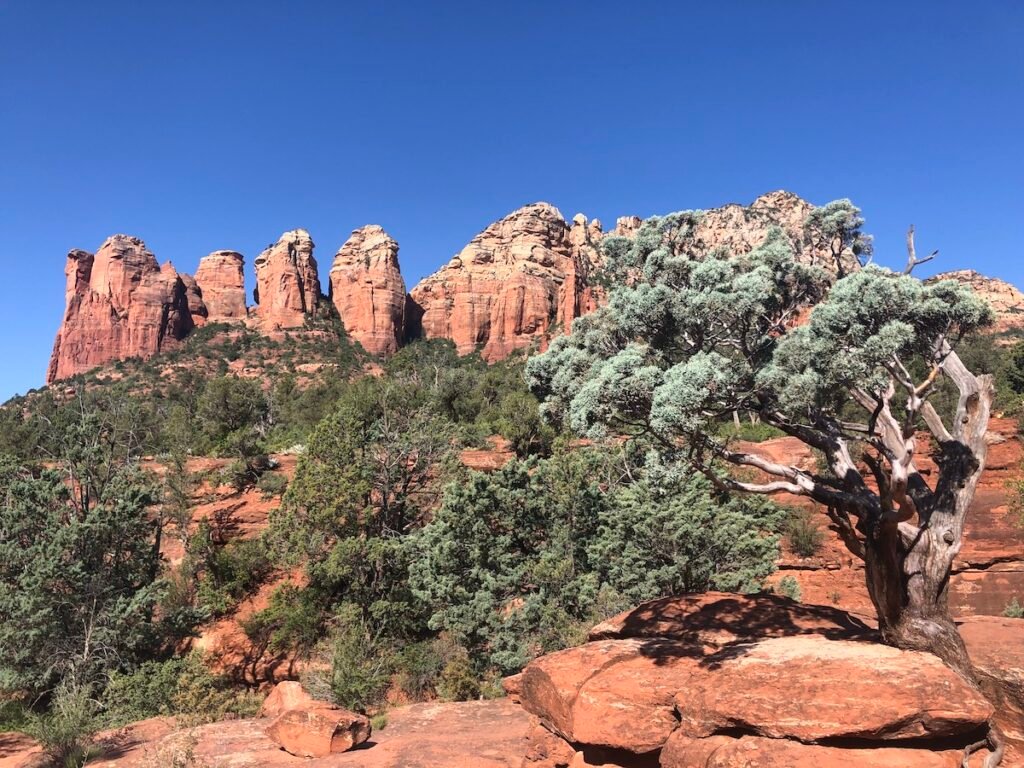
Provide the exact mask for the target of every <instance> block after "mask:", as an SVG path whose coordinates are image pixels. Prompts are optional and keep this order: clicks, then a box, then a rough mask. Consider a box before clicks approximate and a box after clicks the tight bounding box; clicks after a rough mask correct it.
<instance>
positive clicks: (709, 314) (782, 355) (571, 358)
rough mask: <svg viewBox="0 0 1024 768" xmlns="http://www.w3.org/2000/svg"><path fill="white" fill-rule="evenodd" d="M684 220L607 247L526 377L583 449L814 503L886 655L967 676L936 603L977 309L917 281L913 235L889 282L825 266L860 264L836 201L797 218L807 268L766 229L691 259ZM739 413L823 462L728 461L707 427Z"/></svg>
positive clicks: (974, 426) (969, 424) (959, 291)
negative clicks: (586, 292) (563, 330)
mask: <svg viewBox="0 0 1024 768" xmlns="http://www.w3.org/2000/svg"><path fill="white" fill-rule="evenodd" d="M699 215H700V214H699V213H692V212H685V213H676V214H671V215H668V216H664V217H655V218H652V219H649V220H647V221H646V222H645V223H644V224H643V226H642V227H641V228H640V230H639V231H638V232H637V233H636V236H635V238H634V239H626V238H621V237H613V238H609V239H608V240H607V241H606V244H605V249H606V253H607V256H608V261H609V270H610V273H611V276H612V278H613V280H614V281H615V282H614V283H613V284H614V285H615V287H614V288H613V289H612V290H611V292H610V295H609V300H608V304H607V306H605V307H603V308H602V309H600V310H598V311H596V312H594V313H592V314H590V315H587V316H585V317H582V318H580V319H578V320H576V321H575V323H574V324H573V332H572V334H571V335H569V336H565V337H561V338H558V339H556V340H555V341H554V342H553V343H552V345H551V348H550V349H549V350H548V351H547V352H546V353H544V354H542V355H539V356H537V357H534V358H533V359H531V360H530V361H529V364H528V366H527V377H528V381H529V384H530V386H531V388H532V390H533V391H534V393H536V394H537V395H538V396H539V397H540V398H541V399H542V400H543V401H544V406H543V407H544V410H545V413H546V415H547V416H548V417H550V418H552V419H553V420H555V421H558V422H561V423H564V424H565V425H567V426H569V427H570V428H571V429H572V430H573V431H575V432H577V433H579V434H582V435H586V436H591V437H596V436H602V435H607V434H609V433H614V434H620V435H623V434H624V435H644V436H646V437H647V438H649V439H652V440H653V441H655V442H656V444H657V445H659V446H660V449H661V452H662V453H663V454H664V455H665V457H666V458H667V459H668V460H671V461H676V462H680V463H683V464H685V465H688V466H690V467H692V468H693V469H694V470H695V471H699V472H701V473H704V474H705V475H707V476H708V477H709V478H711V479H712V480H713V481H714V482H715V483H716V484H717V485H718V486H719V487H721V488H723V489H728V490H732V491H741V492H750V493H760V494H776V493H790V494H797V495H800V496H804V497H808V498H809V499H812V500H814V501H815V502H817V503H818V504H820V505H821V507H822V508H823V509H824V510H825V512H826V513H827V515H828V517H829V518H830V520H831V521H832V523H833V524H834V525H835V527H836V528H837V529H838V531H839V533H840V535H841V537H842V540H843V542H844V543H845V544H846V546H847V547H848V548H849V549H850V551H851V552H853V553H854V554H855V555H856V556H857V557H859V558H862V559H863V560H864V562H865V569H866V573H867V586H868V591H869V592H870V595H871V599H872V601H873V602H874V604H875V607H876V609H877V612H878V619H879V623H880V627H881V632H882V636H883V638H884V639H885V641H886V642H888V643H890V644H892V645H895V646H897V647H900V648H906V649H917V650H924V651H930V652H932V653H934V654H936V655H938V656H939V657H941V658H942V659H943V660H944V661H946V662H947V663H948V664H949V665H951V666H952V667H954V668H955V669H957V670H960V671H962V672H963V673H965V674H967V675H970V674H971V670H970V662H969V660H968V657H967V654H966V651H965V649H964V645H963V642H962V641H961V639H960V636H959V634H958V633H957V630H956V627H955V625H954V623H953V621H952V620H951V618H950V616H949V612H948V606H947V588H948V583H949V575H950V569H951V566H952V563H953V558H954V557H955V556H956V554H957V552H958V551H959V550H960V545H961V540H962V537H963V532H964V520H965V518H966V516H967V511H968V507H969V505H970V503H971V499H972V497H973V496H974V491H975V487H976V485H977V482H978V478H979V475H980V474H981V471H982V468H983V466H984V463H985V454H986V443H985V432H986V426H987V424H988V420H989V410H990V405H991V401H992V394H993V386H992V381H991V377H989V376H987V375H980V376H978V375H974V374H973V373H972V372H971V371H969V370H968V369H967V368H966V367H965V366H964V364H963V363H962V362H961V360H960V358H959V357H958V356H957V353H956V351H955V347H956V344H957V342H958V341H959V340H960V338H961V337H962V336H963V334H964V333H966V332H968V331H971V330H972V329H975V328H978V327H980V326H983V325H985V324H987V323H988V322H990V321H991V310H990V309H989V308H988V307H987V305H986V304H984V303H983V302H982V301H980V300H979V299H977V298H975V297H974V296H973V295H972V294H971V292H970V291H969V290H968V289H967V288H965V287H963V286H961V285H959V284H957V283H954V282H946V281H943V282H934V283H927V284H926V283H922V282H921V281H920V280H918V279H916V278H914V277H912V276H911V274H910V271H911V269H912V268H913V266H914V265H915V264H916V263H920V262H921V261H924V260H925V259H922V260H918V259H917V258H916V257H915V256H914V251H913V236H912V232H911V234H910V235H909V236H908V246H909V250H910V261H909V263H908V265H907V269H906V270H905V271H904V272H902V273H896V272H892V271H889V270H886V269H882V268H879V267H877V266H872V265H870V264H869V265H867V266H865V267H864V268H862V269H854V270H850V271H849V273H848V274H845V275H844V271H845V270H843V269H842V268H841V266H839V265H838V264H837V265H834V266H832V267H831V269H827V268H826V267H828V266H829V265H828V264H827V262H828V261H829V260H830V259H831V258H832V257H833V256H834V257H835V258H836V259H837V261H838V260H839V259H840V258H845V259H849V257H850V256H851V254H853V255H858V256H863V255H866V254H867V253H868V252H869V251H870V242H869V241H867V240H866V238H864V237H863V236H862V235H861V234H860V226H861V224H862V219H861V218H860V212H859V211H858V210H857V209H856V208H855V207H853V206H852V205H851V204H850V203H849V202H848V201H837V202H835V203H830V204H829V205H827V206H824V207H823V208H819V209H816V210H815V212H814V213H812V215H811V216H810V217H809V218H808V221H807V231H806V238H807V243H808V244H810V245H811V247H812V248H813V249H814V250H815V252H816V253H818V254H819V257H820V258H822V264H807V263H802V261H800V260H797V258H796V257H795V255H794V249H793V243H791V242H790V240H789V239H788V238H787V237H786V236H785V235H784V234H783V233H782V232H781V231H779V230H776V231H772V232H771V233H770V234H769V235H768V237H767V238H766V240H765V241H764V243H763V244H762V245H760V247H758V248H756V249H754V250H753V251H751V252H749V253H747V254H744V255H732V254H729V253H725V252H713V253H710V254H702V253H699V248H698V247H697V246H698V244H696V243H695V242H694V236H693V228H694V225H695V223H696V221H697V220H698V218H699ZM929 258H930V257H929ZM837 273H838V274H839V275H840V276H841V277H840V278H839V279H838V280H836V279H835V277H836V274H837ZM811 306H813V311H811V312H810V314H809V316H808V315H807V309H808V308H809V307H811ZM915 372H916V373H917V375H916V377H915V375H914V373H915ZM940 377H947V378H948V379H949V380H950V381H952V383H953V384H955V386H956V388H957V390H958V392H959V397H958V399H957V402H956V407H955V412H953V413H948V414H944V415H940V414H939V413H938V412H936V409H935V408H934V407H933V406H932V405H931V404H930V403H929V395H930V394H932V393H933V392H934V390H935V387H936V385H937V382H938V381H939V379H940ZM736 411H740V412H743V411H746V412H750V413H753V414H756V415H757V416H759V417H760V419H761V420H762V421H763V422H766V423H767V424H771V425H773V426H775V427H777V428H778V429H780V430H782V431H783V432H785V433H786V434H787V435H791V436H793V437H796V438H797V439H799V440H801V441H802V442H804V443H805V444H807V445H808V446H810V447H812V448H814V449H816V450H817V451H820V453H821V455H823V456H824V459H825V463H826V464H827V470H822V471H820V472H815V471H812V470H808V469H804V468H801V467H798V466H794V465H789V464H783V463H779V462H777V461H773V460H771V459H769V458H767V457H766V456H763V455H759V454H757V453H753V452H746V451H742V450H737V449H736V446H735V445H731V444H730V442H729V441H728V440H727V439H724V438H722V437H720V430H719V429H718V427H719V425H720V424H721V422H722V421H723V420H724V419H726V418H727V417H728V416H729V415H731V414H732V413H734V412H736ZM922 428H923V429H927V430H928V431H930V433H931V435H932V438H933V439H934V441H935V442H936V450H935V454H934V455H935V460H936V463H937V465H938V473H937V474H936V475H935V476H934V477H933V478H930V479H931V482H929V480H928V479H926V478H925V477H924V476H923V475H922V473H921V472H920V470H919V468H918V466H917V463H916V462H917V453H918V436H917V432H918V430H919V429H922Z"/></svg>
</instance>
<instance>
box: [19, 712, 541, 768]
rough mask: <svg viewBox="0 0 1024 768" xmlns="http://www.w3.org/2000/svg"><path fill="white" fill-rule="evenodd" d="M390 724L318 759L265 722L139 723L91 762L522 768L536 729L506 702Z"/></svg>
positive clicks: (108, 740) (22, 747) (395, 718)
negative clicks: (278, 737) (276, 737)
mask: <svg viewBox="0 0 1024 768" xmlns="http://www.w3.org/2000/svg"><path fill="white" fill-rule="evenodd" d="M165 720H166V718H165ZM387 720H388V723H387V727H386V728H382V729H381V730H380V731H379V732H375V733H374V734H373V738H372V739H371V740H369V741H367V742H363V744H362V745H361V746H360V747H359V748H358V749H353V750H350V751H348V752H344V753H341V754H338V753H331V754H330V755H328V756H326V757H319V758H299V757H295V756H293V755H291V754H289V753H287V752H285V751H284V750H282V749H281V747H280V745H278V744H277V743H276V742H275V741H273V740H272V739H271V738H270V737H269V736H268V735H267V733H266V729H267V723H268V721H267V720H266V719H265V718H261V719H244V720H224V721H222V722H217V723H211V724H209V725H200V726H197V727H195V728H189V729H186V730H180V731H177V732H171V730H172V727H173V723H170V724H167V725H165V726H164V728H163V729H162V730H157V729H154V728H141V727H139V726H142V725H143V724H142V723H137V724H133V725H130V726H128V727H127V728H123V729H118V730H117V731H111V732H106V733H103V734H100V736H99V739H98V740H99V742H100V744H101V745H102V747H104V749H103V751H102V754H100V755H99V756H97V757H96V758H94V759H93V760H91V761H90V763H89V765H90V766H96V768H151V767H152V766H157V765H159V766H161V767H162V766H171V765H179V764H185V762H184V760H183V759H182V755H183V754H186V753H187V752H190V753H191V754H192V756H193V763H194V764H195V765H203V766H231V768H294V767H295V766H304V765H305V766H314V767H316V768H319V767H320V766H322V767H323V768H328V767H330V768H348V767H351V768H520V765H521V764H522V761H523V754H524V752H525V750H526V746H527V743H526V735H527V733H528V732H529V730H530V726H531V722H530V716H529V715H528V714H527V713H526V712H524V711H523V710H522V709H521V708H520V707H518V706H516V705H514V704H512V703H510V702H509V701H507V700H491V701H464V702H454V703H439V702H432V703H427V704H413V705H411V706H404V707H395V708H392V709H390V710H388V713H387ZM190 742H191V744H190ZM8 745H9V746H10V748H11V762H10V763H7V762H5V759H7V758H6V756H5V753H4V752H2V751H0V766H4V768H7V766H10V768H23V766H24V765H26V764H25V763H24V762H23V760H29V759H31V758H32V755H33V752H35V753H38V747H35V746H34V745H33V744H32V743H31V741H30V740H28V739H25V738H23V737H18V738H9V739H6V738H5V734H0V749H2V748H3V747H5V746H8ZM190 764H192V763H190Z"/></svg>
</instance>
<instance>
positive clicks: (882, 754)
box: [661, 732, 981, 768]
mask: <svg viewBox="0 0 1024 768" xmlns="http://www.w3.org/2000/svg"><path fill="white" fill-rule="evenodd" d="M962 755H963V753H962V752H961V751H960V750H943V751H932V750H930V749H912V748H900V747H879V748H877V749H844V748H841V747H822V746H815V745H810V744H801V743H800V742H798V741H789V740H787V739H766V738H762V737H758V736H743V737H741V738H734V737H732V736H712V737H710V738H706V739H691V738H689V737H687V736H684V735H683V734H682V733H681V732H676V733H674V734H672V736H671V738H669V740H668V743H667V744H666V745H665V749H664V750H662V753H661V766H662V768H850V766H856V767H857V768H897V767H898V768H958V767H959V766H960V759H961V757H962ZM978 757H979V759H978V765H980V764H981V761H980V758H981V755H979V756H978ZM972 764H973V763H972Z"/></svg>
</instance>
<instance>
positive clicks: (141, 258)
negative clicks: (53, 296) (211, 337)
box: [46, 235, 202, 383]
mask: <svg viewBox="0 0 1024 768" xmlns="http://www.w3.org/2000/svg"><path fill="white" fill-rule="evenodd" d="M64 272H65V275H66V277H67V289H66V293H65V298H66V304H65V310H64V318H63V321H62V323H61V327H60V330H59V331H58V332H57V338H56V340H55V342H54V345H53V355H52V356H51V358H50V367H49V370H48V372H47V376H46V381H47V383H52V382H54V381H57V380H59V379H63V378H67V377H68V376H73V375H75V374H78V373H82V372H84V371H87V370H89V369H91V368H94V367H96V366H97V365H102V364H103V363H107V362H110V361H113V360H120V359H123V358H126V357H143V358H145V357H151V356H153V355H155V354H156V353H157V352H159V351H160V350H161V349H164V348H165V347H167V346H168V345H171V344H173V343H175V342H177V341H179V340H181V339H183V338H184V337H185V335H186V334H187V333H188V332H189V331H191V330H192V328H193V326H194V320H193V315H192V310H190V304H191V305H192V306H193V307H194V309H195V311H196V312H197V313H199V314H201V313H202V302H201V300H199V299H198V296H196V295H195V292H191V293H190V292H189V290H188V286H187V284H186V281H185V280H184V279H183V278H182V276H181V275H179V274H178V273H177V272H176V271H175V270H174V267H173V266H171V265H170V264H166V265H164V266H163V267H162V268H161V267H160V265H159V264H158V263H157V260H156V257H155V256H153V254H152V253H151V252H150V251H149V250H148V249H147V248H146V244H145V243H143V242H142V240H140V239H139V238H137V237H129V236H127V235H114V236H112V237H110V238H107V240H106V241H105V242H104V243H103V245H102V246H100V249H99V250H98V251H97V252H96V254H95V256H94V255H93V254H90V253H87V252H85V251H79V250H75V251H71V252H70V253H69V254H68V260H67V266H66V267H65V270H64Z"/></svg>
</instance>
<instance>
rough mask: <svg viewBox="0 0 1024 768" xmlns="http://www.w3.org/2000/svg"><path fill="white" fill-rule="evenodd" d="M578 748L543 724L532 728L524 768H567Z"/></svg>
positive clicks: (524, 758)
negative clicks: (574, 747)
mask: <svg viewBox="0 0 1024 768" xmlns="http://www.w3.org/2000/svg"><path fill="white" fill-rule="evenodd" d="M575 754H576V750H575V749H573V748H572V746H570V745H569V744H568V742H566V741H565V739H561V738H559V737H558V736H556V735H555V734H553V733H552V732H551V731H549V730H548V729H547V728H545V727H544V726H543V725H541V724H539V723H538V724H536V725H534V726H533V728H532V729H530V733H529V735H528V736H527V745H526V754H525V756H524V757H523V767H522V768H565V767H566V766H568V765H569V763H571V762H572V759H573V756H574V755H575Z"/></svg>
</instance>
